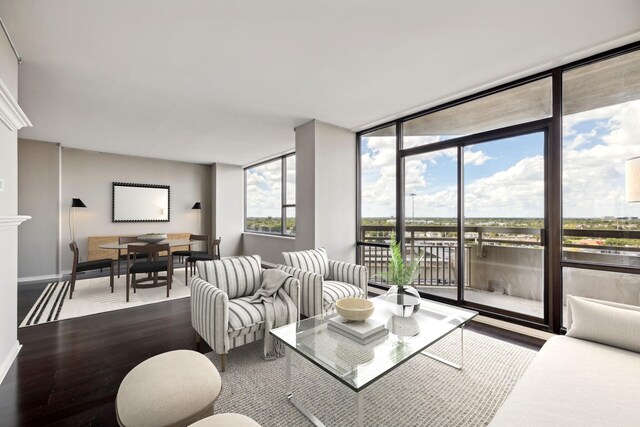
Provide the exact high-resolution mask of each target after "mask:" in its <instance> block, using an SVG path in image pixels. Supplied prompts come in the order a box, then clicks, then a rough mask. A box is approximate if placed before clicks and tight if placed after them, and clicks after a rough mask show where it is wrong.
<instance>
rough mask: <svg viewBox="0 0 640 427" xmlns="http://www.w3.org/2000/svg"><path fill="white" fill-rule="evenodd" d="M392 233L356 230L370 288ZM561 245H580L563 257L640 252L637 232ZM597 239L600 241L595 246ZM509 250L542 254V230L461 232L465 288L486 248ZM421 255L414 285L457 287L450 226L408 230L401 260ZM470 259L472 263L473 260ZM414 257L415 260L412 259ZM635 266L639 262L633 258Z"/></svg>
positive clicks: (584, 234)
mask: <svg viewBox="0 0 640 427" xmlns="http://www.w3.org/2000/svg"><path fill="white" fill-rule="evenodd" d="M394 231H395V226H394V225H365V226H362V227H361V230H360V241H359V242H358V246H359V248H360V255H359V256H360V259H359V262H360V264H362V265H365V266H367V267H368V268H369V275H370V280H371V281H372V282H378V283H384V282H385V274H387V273H388V259H389V240H390V237H391V234H392V233H393V232H394ZM564 237H565V239H567V238H570V239H572V240H574V242H575V240H577V238H582V239H583V240H584V241H585V242H581V243H571V242H569V241H565V244H564V245H563V247H564V249H565V253H566V254H567V255H568V251H572V252H575V251H579V252H582V253H589V252H591V253H594V254H596V255H597V254H602V255H605V254H606V255H612V254H613V255H616V254H619V255H625V256H626V255H629V254H632V255H635V253H639V252H640V231H635V230H594V229H566V230H564ZM610 238H614V239H632V240H628V241H627V242H629V241H631V242H632V243H633V242H635V239H638V240H637V243H638V245H637V246H632V245H610V244H609V245H607V244H605V243H604V242H605V239H610ZM599 239H601V240H599ZM487 245H490V246H508V247H512V248H513V249H514V250H517V249H518V248H529V249H532V248H536V247H537V248H541V247H543V246H544V245H545V230H544V229H541V228H526V227H494V226H467V227H465V252H466V253H465V255H466V256H465V267H464V268H465V273H466V274H465V284H464V285H465V286H472V283H471V280H472V277H473V276H472V274H471V273H472V271H471V269H472V266H473V265H474V262H479V261H480V259H481V258H484V257H485V252H486V251H485V247H486V246H487ZM420 251H424V253H425V257H424V259H423V260H422V262H421V268H420V272H419V275H418V277H417V278H416V279H415V281H414V284H415V285H421V286H455V285H456V284H457V269H456V265H457V264H456V262H457V260H458V259H459V257H458V243H457V230H456V227H453V226H435V225H433V226H432V225H407V226H406V227H405V257H407V258H408V259H410V258H411V257H412V256H414V255H417V254H418V253H419V252H420ZM472 253H473V254H474V257H475V258H478V260H477V261H476V260H475V259H474V258H472ZM412 254H414V255H412ZM637 259H638V261H639V262H640V257H638V258H637Z"/></svg>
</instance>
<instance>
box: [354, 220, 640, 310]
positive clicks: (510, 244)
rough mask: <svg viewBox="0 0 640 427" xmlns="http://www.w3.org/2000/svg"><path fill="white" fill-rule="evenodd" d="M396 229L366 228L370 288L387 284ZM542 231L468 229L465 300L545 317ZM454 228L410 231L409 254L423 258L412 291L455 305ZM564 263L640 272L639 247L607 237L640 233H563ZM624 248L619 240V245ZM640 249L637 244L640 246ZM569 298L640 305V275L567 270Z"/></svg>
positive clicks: (364, 260)
mask: <svg viewBox="0 0 640 427" xmlns="http://www.w3.org/2000/svg"><path fill="white" fill-rule="evenodd" d="M394 231H395V228H394V226H393V225H366V226H362V228H361V234H360V242H361V244H360V252H359V256H360V259H359V262H360V263H361V264H362V265H365V266H367V267H368V268H369V275H370V281H371V282H374V283H379V284H384V283H385V273H386V272H387V269H388V263H387V260H388V257H389V248H388V242H389V238H390V236H391V233H392V232H394ZM543 231H544V230H542V229H539V228H521V227H506V226H505V227H493V226H491V227H488V226H486V227H485V226H469V227H465V247H464V251H465V257H464V271H465V275H464V277H465V279H464V280H465V282H464V286H463V293H464V300H465V301H470V302H474V303H477V304H482V305H484V306H488V307H494V308H498V309H502V310H507V311H511V312H516V313H520V314H523V315H525V316H530V317H535V318H544V303H543V298H544V283H545V280H544V263H545V260H544V246H543V244H544V233H543ZM456 236H457V234H456V228H455V227H447V226H429V225H426V226H424V225H407V226H406V234H405V255H406V256H407V257H408V258H410V257H411V256H412V254H414V255H417V254H418V253H419V252H421V251H422V252H424V254H425V256H424V259H423V260H422V262H421V267H420V271H419V274H418V276H417V277H416V279H415V281H414V286H416V288H417V289H419V290H420V291H421V292H423V293H426V294H430V295H434V296H439V297H442V298H448V299H451V300H453V301H455V300H456V299H457V292H458V290H457V285H458V274H457V260H458V259H459V258H460V257H459V256H458V253H459V250H458V243H457V237H456ZM564 237H565V239H566V243H565V244H564V247H563V256H564V259H565V260H567V261H579V262H587V263H598V264H612V265H625V266H629V267H638V268H640V247H637V246H636V247H632V246H612V245H605V243H604V240H602V239H604V238H609V239H640V231H623V230H580V229H571V230H565V232H564ZM619 241H620V242H622V240H619ZM638 242H640V240H639V241H638ZM563 282H564V295H565V297H566V294H567V293H568V294H572V295H580V296H586V297H590V298H598V299H605V300H610V301H617V302H621V303H625V304H633V305H640V280H639V279H638V276H637V275H633V274H624V273H611V272H606V271H593V270H585V269H578V268H565V269H564V272H563Z"/></svg>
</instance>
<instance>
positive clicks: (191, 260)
mask: <svg viewBox="0 0 640 427" xmlns="http://www.w3.org/2000/svg"><path fill="white" fill-rule="evenodd" d="M221 240H222V238H221V237H218V238H217V239H214V240H213V242H211V253H209V251H207V252H192V253H191V256H190V257H188V258H187V260H186V261H185V263H184V285H185V286H188V281H189V270H191V275H192V276H193V273H194V272H195V271H194V270H195V265H196V261H213V260H216V259H220V241H221Z"/></svg>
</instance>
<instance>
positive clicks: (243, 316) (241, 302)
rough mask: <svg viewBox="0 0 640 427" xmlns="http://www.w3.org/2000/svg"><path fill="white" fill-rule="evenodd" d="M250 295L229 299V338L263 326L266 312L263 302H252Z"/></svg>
mask: <svg viewBox="0 0 640 427" xmlns="http://www.w3.org/2000/svg"><path fill="white" fill-rule="evenodd" d="M250 298H251V297H242V298H236V299H232V300H229V329H228V330H227V332H228V333H229V337H230V338H235V337H238V336H240V335H245V334H248V333H251V332H255V331H257V330H259V329H260V328H262V327H263V326H264V321H265V319H266V312H265V308H264V304H254V303H252V302H251V300H250Z"/></svg>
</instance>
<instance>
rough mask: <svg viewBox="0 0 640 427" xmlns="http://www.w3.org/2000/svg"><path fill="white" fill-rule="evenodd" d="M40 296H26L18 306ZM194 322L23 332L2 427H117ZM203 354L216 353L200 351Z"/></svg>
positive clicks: (64, 324) (191, 339)
mask: <svg viewBox="0 0 640 427" xmlns="http://www.w3.org/2000/svg"><path fill="white" fill-rule="evenodd" d="M34 292H35V291H32V292H31V293H30V292H28V290H27V289H25V292H24V293H23V292H22V291H21V292H20V294H19V300H27V299H30V298H33V295H32V294H33V293H34ZM36 297H37V295H36ZM19 305H20V304H19ZM21 305H24V306H27V310H28V308H29V307H30V306H28V304H27V303H23V304H21ZM190 316H191V314H190V305H189V299H188V298H183V299H179V300H173V301H168V302H163V303H157V304H150V305H145V306H141V307H135V308H131V309H126V310H120V311H114V312H109V313H103V314H97V315H93V316H88V317H84V318H78V319H70V320H63V321H60V322H56V323H49V324H44V325H39V326H33V327H28V328H21V329H20V330H19V332H18V335H19V339H20V343H21V344H22V345H23V348H22V350H21V351H20V354H19V355H18V358H17V359H16V362H15V363H14V364H13V366H12V367H11V369H10V370H9V373H8V374H7V377H6V378H5V380H4V381H3V383H2V385H1V386H0V426H3V427H4V426H43V425H47V426H49V425H51V426H116V425H117V422H116V418H115V407H114V401H115V397H116V393H117V391H118V387H119V385H120V382H121V381H122V379H123V378H124V376H125V375H126V374H127V373H128V372H129V371H130V370H131V369H132V368H133V367H134V366H136V365H137V364H138V363H140V362H142V361H143V360H146V359H148V358H149V357H152V356H154V355H157V354H160V353H164V352H166V351H171V350H177V349H192V350H196V341H195V333H194V331H193V329H192V328H191V317H190ZM468 330H473V331H476V332H479V333H482V334H485V335H489V336H493V337H496V338H498V339H502V340H505V341H509V342H512V343H514V344H518V345H523V346H526V347H528V348H533V349H539V348H540V346H541V345H542V344H543V341H541V340H536V339H534V338H528V337H523V336H521V335H518V334H514V333H510V332H506V331H502V330H499V329H497V328H494V327H492V326H488V325H482V324H478V323H474V324H472V325H470V326H469V327H468ZM200 351H201V352H209V351H211V349H210V348H208V346H207V345H206V344H205V343H202V347H201V348H200Z"/></svg>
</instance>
